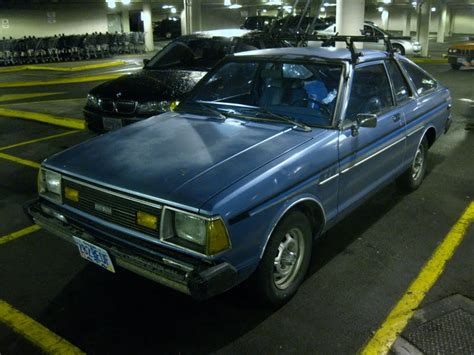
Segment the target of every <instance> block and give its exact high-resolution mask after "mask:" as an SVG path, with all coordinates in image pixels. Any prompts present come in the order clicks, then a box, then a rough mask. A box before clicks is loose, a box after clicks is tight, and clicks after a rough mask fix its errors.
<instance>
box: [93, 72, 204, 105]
mask: <svg viewBox="0 0 474 355" xmlns="http://www.w3.org/2000/svg"><path fill="white" fill-rule="evenodd" d="M205 74H206V72H205V71H188V70H150V69H143V70H140V71H139V72H137V73H134V74H130V75H126V76H122V77H120V78H118V79H115V80H111V81H107V82H105V83H103V84H102V85H99V86H98V87H96V88H94V89H93V90H92V91H91V94H93V95H96V96H98V97H100V98H106V99H120V100H133V101H139V102H146V101H161V100H163V101H164V100H166V101H172V100H176V99H180V98H182V96H183V95H184V94H185V93H187V92H188V91H190V90H191V89H192V88H193V87H194V86H195V85H196V83H197V82H198V81H199V80H200V79H201V78H202V77H203V76H204V75H205Z"/></svg>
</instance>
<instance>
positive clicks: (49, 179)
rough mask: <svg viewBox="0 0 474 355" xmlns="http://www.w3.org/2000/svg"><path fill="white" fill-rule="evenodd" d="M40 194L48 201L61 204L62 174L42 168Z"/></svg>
mask: <svg viewBox="0 0 474 355" xmlns="http://www.w3.org/2000/svg"><path fill="white" fill-rule="evenodd" d="M38 193H39V195H40V196H42V197H45V198H46V199H48V200H51V201H54V202H58V203H61V202H62V190H61V174H58V173H56V172H54V171H51V170H47V169H44V168H40V170H39V173H38Z"/></svg>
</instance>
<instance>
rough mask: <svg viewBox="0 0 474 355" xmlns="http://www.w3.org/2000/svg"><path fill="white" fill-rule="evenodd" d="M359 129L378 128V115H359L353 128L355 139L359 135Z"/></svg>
mask: <svg viewBox="0 0 474 355" xmlns="http://www.w3.org/2000/svg"><path fill="white" fill-rule="evenodd" d="M359 127H367V128H374V127H377V115H375V114H373V113H359V114H357V116H356V120H355V122H354V124H353V125H352V126H351V133H352V136H353V137H356V136H358V135H359Z"/></svg>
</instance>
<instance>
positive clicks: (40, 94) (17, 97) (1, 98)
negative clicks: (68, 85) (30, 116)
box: [0, 92, 65, 102]
mask: <svg viewBox="0 0 474 355" xmlns="http://www.w3.org/2000/svg"><path fill="white" fill-rule="evenodd" d="M60 94H65V92H36V93H31V94H11V95H0V102H4V101H15V100H23V99H30V98H33V97H43V96H52V95H60Z"/></svg>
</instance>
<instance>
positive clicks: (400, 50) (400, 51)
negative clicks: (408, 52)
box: [392, 43, 405, 55]
mask: <svg viewBox="0 0 474 355" xmlns="http://www.w3.org/2000/svg"><path fill="white" fill-rule="evenodd" d="M392 48H393V49H394V51H395V52H397V53H398V54H401V55H405V48H403V46H401V45H399V44H396V43H394V44H392Z"/></svg>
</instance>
